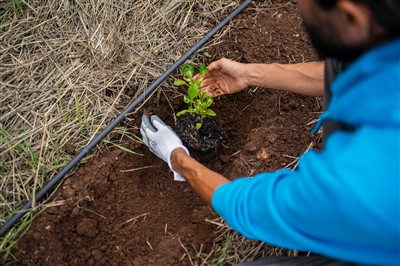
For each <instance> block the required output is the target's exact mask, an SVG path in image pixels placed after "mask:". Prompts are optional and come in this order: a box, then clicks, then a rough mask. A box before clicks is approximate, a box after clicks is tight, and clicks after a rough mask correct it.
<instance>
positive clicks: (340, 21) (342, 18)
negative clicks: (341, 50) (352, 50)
mask: <svg viewBox="0 0 400 266" xmlns="http://www.w3.org/2000/svg"><path fill="white" fill-rule="evenodd" d="M336 11H337V13H336V14H337V16H338V17H337V18H336V25H337V26H338V33H339V34H340V38H341V40H342V42H343V43H345V44H347V45H349V46H360V45H367V44H368V43H369V42H370V40H371V38H372V36H371V34H372V32H371V31H372V26H373V21H372V13H371V10H370V9H368V7H367V6H364V5H362V4H359V3H356V2H353V1H349V0H339V1H338V3H337V7H336Z"/></svg>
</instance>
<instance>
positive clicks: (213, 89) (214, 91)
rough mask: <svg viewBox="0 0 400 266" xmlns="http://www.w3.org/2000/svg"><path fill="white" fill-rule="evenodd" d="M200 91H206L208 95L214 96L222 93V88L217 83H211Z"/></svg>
mask: <svg viewBox="0 0 400 266" xmlns="http://www.w3.org/2000/svg"><path fill="white" fill-rule="evenodd" d="M201 90H202V91H207V94H208V96H211V97H216V96H220V95H222V94H224V92H223V90H221V89H220V87H219V86H218V85H217V84H211V85H209V86H207V87H203V88H202V89H201Z"/></svg>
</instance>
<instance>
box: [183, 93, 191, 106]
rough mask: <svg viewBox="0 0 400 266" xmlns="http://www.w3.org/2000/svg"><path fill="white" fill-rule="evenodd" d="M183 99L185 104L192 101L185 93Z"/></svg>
mask: <svg viewBox="0 0 400 266" xmlns="http://www.w3.org/2000/svg"><path fill="white" fill-rule="evenodd" d="M183 101H184V102H185V103H186V104H189V103H191V102H192V101H191V100H190V98H189V97H188V96H187V95H185V96H183Z"/></svg>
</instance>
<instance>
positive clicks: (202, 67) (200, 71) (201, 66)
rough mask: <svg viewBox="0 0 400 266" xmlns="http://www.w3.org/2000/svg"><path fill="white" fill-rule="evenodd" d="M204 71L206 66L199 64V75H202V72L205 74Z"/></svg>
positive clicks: (206, 70)
mask: <svg viewBox="0 0 400 266" xmlns="http://www.w3.org/2000/svg"><path fill="white" fill-rule="evenodd" d="M206 73H208V68H207V67H206V66H205V65H203V64H200V70H199V75H203V74H206Z"/></svg>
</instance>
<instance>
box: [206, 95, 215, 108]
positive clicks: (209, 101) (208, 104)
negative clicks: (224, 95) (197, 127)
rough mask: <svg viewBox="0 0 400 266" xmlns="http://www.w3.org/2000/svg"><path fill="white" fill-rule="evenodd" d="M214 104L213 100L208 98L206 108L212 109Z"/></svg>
mask: <svg viewBox="0 0 400 266" xmlns="http://www.w3.org/2000/svg"><path fill="white" fill-rule="evenodd" d="M213 103H214V101H213V99H212V98H210V97H208V98H207V100H206V106H207V108H208V107H210V106H211V105H212V104H213Z"/></svg>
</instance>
